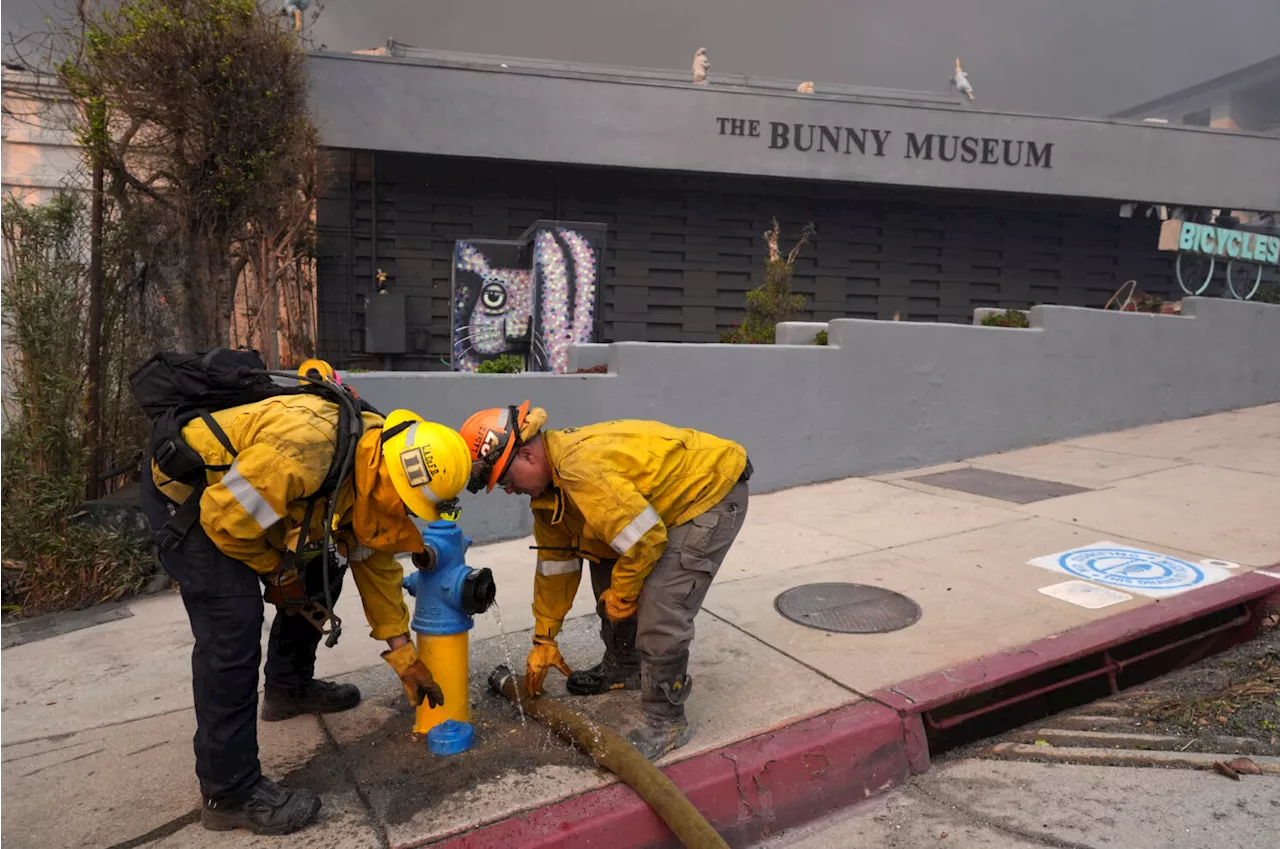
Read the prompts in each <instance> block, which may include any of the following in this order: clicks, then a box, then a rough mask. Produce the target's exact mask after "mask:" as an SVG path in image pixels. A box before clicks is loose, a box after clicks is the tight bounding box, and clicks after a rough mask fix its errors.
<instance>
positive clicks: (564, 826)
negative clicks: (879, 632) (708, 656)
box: [397, 702, 910, 849]
mask: <svg viewBox="0 0 1280 849" xmlns="http://www.w3.org/2000/svg"><path fill="white" fill-rule="evenodd" d="M663 771H664V772H665V773H666V774H667V776H668V777H669V778H670V779H671V780H672V781H673V782H675V784H676V786H677V787H679V788H680V789H681V790H682V791H683V792H684V793H685V795H686V796H688V797H689V800H690V801H691V802H693V804H694V805H696V806H697V807H698V810H700V811H702V813H703V815H704V816H706V818H707V819H708V820H709V821H710V823H711V824H712V825H713V826H715V828H716V829H717V830H718V831H719V832H720V833H721V834H722V835H724V837H725V839H726V840H728V841H729V842H730V843H733V844H735V845H742V844H745V843H748V842H751V841H754V840H758V839H760V837H762V836H764V835H766V834H768V833H770V832H772V831H776V830H778V829H781V828H786V827H789V826H792V825H795V824H798V823H801V822H805V821H807V820H809V819H812V818H814V817H818V816H822V815H823V814H825V813H828V812H830V811H833V810H836V809H838V808H842V807H845V806H848V805H852V804H854V803H856V802H860V801H862V800H863V799H866V798H868V797H870V796H874V795H876V794H878V793H881V792H883V791H885V790H887V789H888V788H890V787H892V786H894V785H896V784H900V783H902V782H903V781H905V780H906V778H907V776H908V775H909V774H910V767H909V764H908V757H907V745H906V740H905V737H904V732H903V725H902V718H901V717H900V716H899V715H898V714H897V713H896V712H895V711H892V710H889V709H888V708H886V707H884V706H883V705H878V704H874V703H872V702H858V703H855V704H851V705H845V706H844V707H839V708H836V709H835V710H832V711H829V712H827V713H824V714H820V715H818V716H815V717H812V718H810V719H806V720H802V721H800V722H797V723H795V724H793V725H788V726H785V727H783V728H780V729H777V730H775V731H769V732H766V733H764V734H760V735H757V736H755V737H751V738H749V739H747V740H741V741H739V742H736V743H732V744H730V745H728V746H725V747H724V748H721V749H716V750H714V751H710V752H706V753H704V754H701V755H695V756H694V757H691V758H689V759H688V760H685V761H681V762H680V763H677V764H674V765H672V766H670V767H668V768H666V769H665V770H663ZM428 843H430V845H431V846H432V847H433V849H514V847H528V849H553V847H574V849H588V848H589V847H607V849H651V848H652V847H661V846H678V845H680V844H679V843H678V842H677V841H676V840H675V837H674V836H673V835H672V834H671V832H670V831H669V830H668V829H667V826H666V825H665V824H664V823H663V822H662V820H661V819H660V818H659V817H658V815H657V814H655V813H654V812H653V810H652V809H650V808H649V806H648V805H646V804H645V803H644V801H642V800H641V799H640V797H639V796H637V795H636V794H635V793H634V792H633V791H632V790H631V788H629V787H627V786H625V785H622V784H613V785H610V786H608V787H604V788H601V789H599V790H593V791H590V792H587V793H584V794H582V795H580V796H574V797H572V798H570V799H565V800H563V801H560V802H557V803H555V804H552V805H550V806H548V807H545V808H540V809H538V810H535V811H530V812H529V813H526V814H523V815H519V816H515V817H512V818H510V819H506V820H502V821H500V822H496V823H493V824H492V825H489V826H485V827H482V828H478V829H475V830H474V831H470V832H467V833H466V834H461V835H457V836H454V837H447V838H444V839H443V840H440V841H439V842H437V843H431V842H430V840H426V841H421V842H417V843H406V844H401V845H400V846H399V847H397V849H410V847H416V846H424V845H427V844H428Z"/></svg>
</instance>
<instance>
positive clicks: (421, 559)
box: [404, 522, 497, 754]
mask: <svg viewBox="0 0 1280 849" xmlns="http://www.w3.org/2000/svg"><path fill="white" fill-rule="evenodd" d="M422 539H423V542H424V543H425V548H424V552H423V553H422V554H420V555H417V556H416V557H415V563H416V564H417V566H418V570H417V571H416V572H414V573H413V574H412V575H409V576H408V577H406V578H405V579H404V588H405V589H406V590H408V591H409V595H411V596H413V597H414V599H415V600H416V604H415V605H414V610H413V623H412V625H411V626H410V627H411V628H413V632H414V633H415V634H417V635H418V657H419V658H421V659H422V662H423V663H425V664H426V666H427V668H428V669H430V670H431V675H432V677H434V678H435V679H436V683H437V684H439V685H440V690H441V691H442V692H443V693H444V704H442V705H440V706H439V707H434V708H433V707H431V706H430V705H428V704H427V703H426V702H425V701H424V702H423V703H422V704H421V705H420V706H419V707H418V709H417V717H416V719H415V721H414V723H413V733H414V734H415V735H417V734H426V735H427V740H428V745H429V746H430V747H431V749H432V751H439V752H440V753H442V754H451V753H454V752H458V751H462V750H465V749H466V748H468V747H469V746H470V744H471V740H472V731H471V700H470V697H469V686H468V685H469V679H470V673H471V669H470V655H469V651H468V643H469V640H468V636H467V632H468V631H470V630H471V629H472V627H474V625H475V621H474V620H473V619H472V618H471V617H472V616H474V615H475V614H477V613H484V612H485V611H486V610H488V609H489V605H491V604H493V600H494V597H495V596H496V595H497V587H496V585H495V584H494V582H493V572H491V571H489V570H488V569H472V568H471V567H470V566H468V565H467V564H466V562H465V559H466V553H467V548H468V547H469V546H470V545H471V540H470V538H468V537H465V536H463V535H462V529H461V528H459V527H458V526H457V525H455V524H454V523H453V522H432V523H431V524H430V525H428V526H427V530H426V531H425V532H424V533H423V535H422ZM450 721H452V722H451V723H450V724H449V725H448V726H447V727H444V728H441V729H439V730H438V731H437V733H436V734H435V735H432V734H430V732H431V730H432V729H433V728H436V727H437V726H441V725H443V724H444V723H447V722H450Z"/></svg>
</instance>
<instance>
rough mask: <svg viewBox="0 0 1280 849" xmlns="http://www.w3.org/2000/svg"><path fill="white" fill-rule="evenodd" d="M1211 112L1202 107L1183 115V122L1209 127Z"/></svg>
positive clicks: (1194, 125)
mask: <svg viewBox="0 0 1280 849" xmlns="http://www.w3.org/2000/svg"><path fill="white" fill-rule="evenodd" d="M1209 113H1210V110H1208V109H1201V110H1200V111H1199V112H1192V113H1190V114H1188V115H1183V116H1182V123H1184V124H1189V125H1191V126H1193V127H1207V126H1209Z"/></svg>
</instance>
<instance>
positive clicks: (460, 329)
mask: <svg viewBox="0 0 1280 849" xmlns="http://www.w3.org/2000/svg"><path fill="white" fill-rule="evenodd" d="M490 253H495V251H493V250H492V248H491V249H490ZM454 264H455V266H456V267H457V270H458V271H463V272H470V274H472V275H474V278H478V279H474V278H473V279H467V280H466V282H465V283H464V285H461V286H459V285H457V284H456V283H455V286H454V295H453V367H454V369H455V370H456V371H475V370H476V369H477V368H478V367H479V366H480V363H481V362H482V361H483V360H487V359H492V358H494V357H497V356H501V355H502V354H509V353H514V352H516V351H519V350H520V349H521V348H522V344H523V341H524V340H525V339H526V338H527V336H528V333H529V312H530V310H531V307H532V295H533V283H532V274H531V272H529V271H528V270H526V269H522V268H494V267H493V265H492V264H491V263H490V259H489V257H488V256H486V255H485V253H483V252H481V250H480V248H478V247H476V246H475V245H473V244H471V243H470V242H458V244H457V248H456V250H455V252H454Z"/></svg>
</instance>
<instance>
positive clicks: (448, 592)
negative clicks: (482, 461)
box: [404, 521, 494, 636]
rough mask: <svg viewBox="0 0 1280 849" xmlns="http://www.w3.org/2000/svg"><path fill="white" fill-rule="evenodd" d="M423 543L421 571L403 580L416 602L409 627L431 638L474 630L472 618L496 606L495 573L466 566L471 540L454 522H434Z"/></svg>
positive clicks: (428, 529)
mask: <svg viewBox="0 0 1280 849" xmlns="http://www.w3.org/2000/svg"><path fill="white" fill-rule="evenodd" d="M422 541H423V543H424V546H425V553H424V555H423V556H421V557H419V558H418V561H419V568H418V569H417V571H415V572H414V573H413V574H411V575H409V576H408V577H406V578H405V579H404V588H405V589H406V590H408V591H409V595H411V596H413V597H414V599H416V601H417V603H416V604H415V605H414V610H413V622H412V624H411V625H410V627H411V628H413V630H414V632H415V633H418V634H429V635H432V636H441V635H445V634H460V633H462V632H463V631H469V630H471V628H472V627H473V626H474V624H475V622H474V621H473V620H472V618H471V615H472V614H474V613H483V612H484V611H485V610H486V609H488V607H489V605H490V604H492V603H493V597H494V583H493V573H492V572H490V571H489V570H488V569H472V568H471V567H470V566H468V565H467V564H466V562H465V559H466V554H467V548H468V547H469V546H470V545H471V540H470V538H468V537H465V536H463V534H462V529H461V528H459V527H458V526H457V525H455V524H454V523H453V522H444V521H441V522H432V523H431V524H430V525H428V526H427V530H426V531H424V532H423V534H422Z"/></svg>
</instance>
